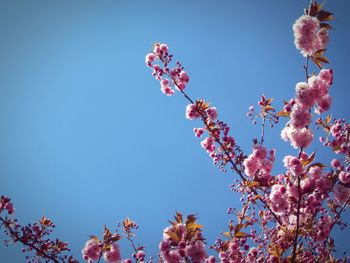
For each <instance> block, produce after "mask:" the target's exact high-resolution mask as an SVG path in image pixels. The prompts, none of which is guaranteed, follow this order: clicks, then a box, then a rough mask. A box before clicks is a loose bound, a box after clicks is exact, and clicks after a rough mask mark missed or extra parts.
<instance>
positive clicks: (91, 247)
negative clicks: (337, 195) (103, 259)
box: [82, 239, 102, 262]
mask: <svg viewBox="0 0 350 263" xmlns="http://www.w3.org/2000/svg"><path fill="white" fill-rule="evenodd" d="M101 251H102V248H101V246H100V244H99V243H98V242H97V241H96V240H95V239H90V240H88V241H87V242H86V244H85V247H84V249H83V250H82V254H83V258H84V260H86V261H89V262H90V261H94V260H98V259H99V257H100V254H101Z"/></svg>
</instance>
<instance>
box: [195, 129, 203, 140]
mask: <svg viewBox="0 0 350 263" xmlns="http://www.w3.org/2000/svg"><path fill="white" fill-rule="evenodd" d="M193 131H194V133H195V135H196V137H198V138H199V137H201V136H202V134H203V132H204V129H203V128H194V129H193Z"/></svg>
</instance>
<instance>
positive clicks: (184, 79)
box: [145, 43, 190, 96]
mask: <svg viewBox="0 0 350 263" xmlns="http://www.w3.org/2000/svg"><path fill="white" fill-rule="evenodd" d="M172 57H173V56H172V55H171V54H169V50H168V46H167V45H166V44H160V43H156V44H154V47H153V52H152V53H149V54H147V55H146V61H145V62H146V64H147V66H148V67H150V68H151V69H152V74H153V76H154V77H155V78H156V79H158V80H159V81H160V86H161V88H160V89H161V91H162V92H163V93H164V94H166V95H168V96H171V95H173V94H174V93H175V91H174V89H173V88H172V86H173V87H175V88H176V89H178V90H181V91H182V90H183V89H185V87H186V85H187V84H188V82H189V80H190V77H189V76H188V74H187V73H186V72H185V71H184V68H183V66H182V65H181V64H180V62H176V66H175V67H173V68H170V67H169V63H170V62H171V61H172ZM156 61H160V62H161V65H159V64H154V63H155V62H156Z"/></svg>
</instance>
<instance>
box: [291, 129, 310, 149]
mask: <svg viewBox="0 0 350 263" xmlns="http://www.w3.org/2000/svg"><path fill="white" fill-rule="evenodd" d="M288 136H289V138H290V140H291V144H292V146H293V147H294V148H296V149H298V148H306V147H308V146H309V145H310V144H311V142H312V139H313V138H314V135H313V133H312V131H311V130H309V129H307V128H302V129H290V130H289V133H288Z"/></svg>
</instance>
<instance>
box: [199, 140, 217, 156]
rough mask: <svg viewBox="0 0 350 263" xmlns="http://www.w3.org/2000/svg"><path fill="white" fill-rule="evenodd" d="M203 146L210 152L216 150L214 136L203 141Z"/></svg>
mask: <svg viewBox="0 0 350 263" xmlns="http://www.w3.org/2000/svg"><path fill="white" fill-rule="evenodd" d="M201 146H202V147H203V148H204V149H206V150H207V152H208V153H212V152H214V151H215V143H214V140H213V138H212V137H207V138H205V139H204V140H203V141H202V142H201Z"/></svg>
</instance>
